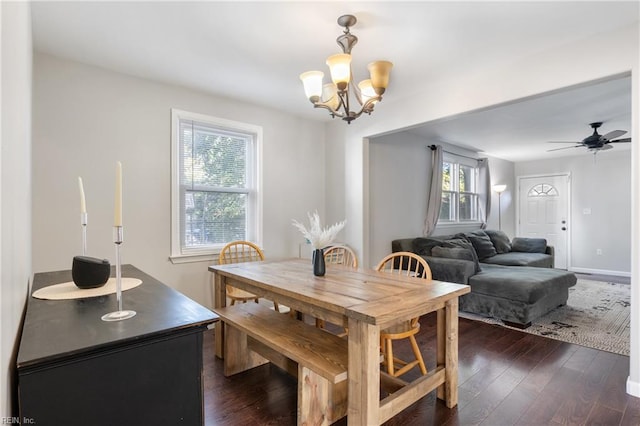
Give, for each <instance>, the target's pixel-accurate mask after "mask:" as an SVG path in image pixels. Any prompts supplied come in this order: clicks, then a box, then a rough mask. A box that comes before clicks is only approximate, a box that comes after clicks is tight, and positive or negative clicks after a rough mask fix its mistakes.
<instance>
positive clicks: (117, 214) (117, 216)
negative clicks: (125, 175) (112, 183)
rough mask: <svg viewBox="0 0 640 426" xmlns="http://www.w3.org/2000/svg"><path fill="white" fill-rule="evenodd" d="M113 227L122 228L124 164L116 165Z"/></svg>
mask: <svg viewBox="0 0 640 426" xmlns="http://www.w3.org/2000/svg"><path fill="white" fill-rule="evenodd" d="M113 226H122V163H121V162H119V161H118V162H117V163H116V197H115V210H114V219H113Z"/></svg>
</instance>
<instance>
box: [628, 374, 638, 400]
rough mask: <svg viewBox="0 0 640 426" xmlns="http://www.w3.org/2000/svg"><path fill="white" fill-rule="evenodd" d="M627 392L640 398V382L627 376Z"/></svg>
mask: <svg viewBox="0 0 640 426" xmlns="http://www.w3.org/2000/svg"><path fill="white" fill-rule="evenodd" d="M627 393H628V394H629V395H631V396H635V397H639V398H640V383H638V382H634V381H632V380H631V377H627Z"/></svg>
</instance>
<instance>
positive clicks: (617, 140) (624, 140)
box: [605, 138, 631, 143]
mask: <svg viewBox="0 0 640 426" xmlns="http://www.w3.org/2000/svg"><path fill="white" fill-rule="evenodd" d="M621 142H622V143H624V142H631V138H624V139H616V140H615V141H608V142H605V143H621Z"/></svg>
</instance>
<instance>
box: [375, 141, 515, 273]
mask: <svg viewBox="0 0 640 426" xmlns="http://www.w3.org/2000/svg"><path fill="white" fill-rule="evenodd" d="M436 142H437V143H438V144H440V145H442V146H443V148H444V149H445V150H446V151H449V152H453V153H458V154H460V155H464V156H467V157H473V158H480V157H481V156H480V155H479V154H478V153H475V152H472V151H468V150H465V149H462V148H459V147H455V146H452V145H449V144H445V143H442V142H438V141H436ZM432 143H434V141H426V140H425V139H424V138H421V137H418V136H416V135H413V134H411V133H409V132H398V133H391V134H387V135H384V136H381V137H377V138H371V139H370V140H369V162H368V171H369V226H368V231H367V234H368V235H369V242H368V252H369V264H368V265H367V266H375V263H376V262H377V261H378V260H380V259H382V257H383V256H385V255H387V254H388V253H389V252H390V250H391V241H392V240H394V239H397V238H410V237H417V236H420V235H422V230H423V228H424V219H425V217H426V212H427V192H428V188H429V187H430V185H431V152H430V150H429V149H427V145H430V144H432ZM513 167H514V165H513V163H511V162H509V161H505V160H501V159H497V158H490V159H489V169H490V174H491V181H492V184H493V183H508V184H509V185H508V186H509V189H508V190H507V191H505V192H504V193H503V194H502V198H503V199H502V203H501V204H502V217H501V219H502V229H503V230H504V231H505V232H507V234H509V235H513V233H514V231H513V229H514V228H513V224H514V219H513V218H514V209H513V206H512V203H510V194H511V188H512V187H513V185H511V182H513ZM487 227H488V229H498V199H497V194H496V193H492V205H491V213H490V215H489V217H488V218H487ZM471 229H477V226H472V227H470V228H469V227H463V226H454V227H451V226H439V227H437V228H436V229H435V230H434V233H433V234H434V235H443V234H452V233H456V232H465V231H468V230H471ZM365 265H366V264H365Z"/></svg>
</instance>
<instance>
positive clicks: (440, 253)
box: [431, 246, 475, 262]
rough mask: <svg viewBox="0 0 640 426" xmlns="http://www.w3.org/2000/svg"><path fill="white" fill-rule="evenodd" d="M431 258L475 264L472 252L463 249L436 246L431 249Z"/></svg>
mask: <svg viewBox="0 0 640 426" xmlns="http://www.w3.org/2000/svg"><path fill="white" fill-rule="evenodd" d="M431 256H433V257H446V258H449V259H462V260H470V261H472V262H475V259H474V258H473V253H471V250H469V249H466V248H462V247H440V246H435V247H434V248H432V249H431Z"/></svg>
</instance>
